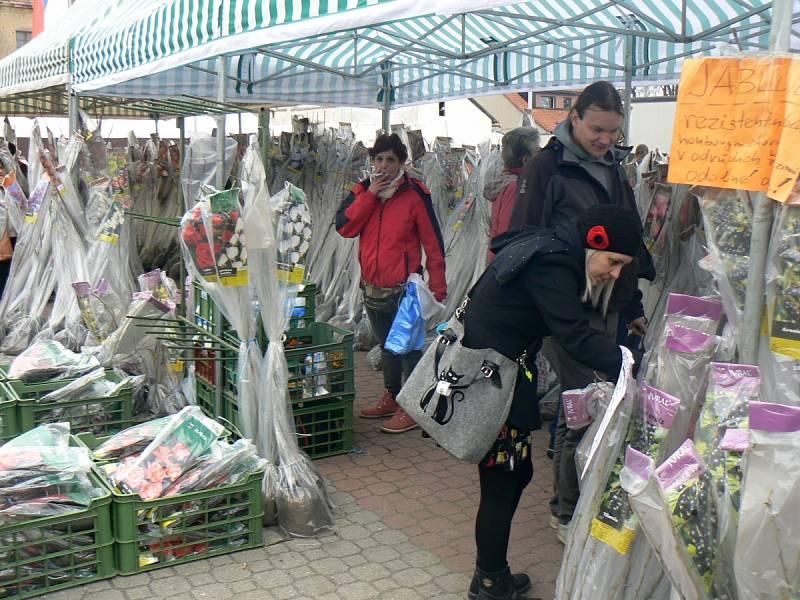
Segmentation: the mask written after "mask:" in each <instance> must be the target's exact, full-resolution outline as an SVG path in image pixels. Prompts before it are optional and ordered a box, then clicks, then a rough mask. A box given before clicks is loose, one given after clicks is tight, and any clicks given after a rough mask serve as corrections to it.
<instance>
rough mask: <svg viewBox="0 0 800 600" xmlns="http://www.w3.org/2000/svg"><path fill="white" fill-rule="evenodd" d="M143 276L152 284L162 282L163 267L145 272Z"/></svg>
mask: <svg viewBox="0 0 800 600" xmlns="http://www.w3.org/2000/svg"><path fill="white" fill-rule="evenodd" d="M142 277H144V279H145V281H147V283H149V284H150V285H156V284H158V283H161V269H154V270H152V271H150V272H149V273H145V274H144V275H143V276H142Z"/></svg>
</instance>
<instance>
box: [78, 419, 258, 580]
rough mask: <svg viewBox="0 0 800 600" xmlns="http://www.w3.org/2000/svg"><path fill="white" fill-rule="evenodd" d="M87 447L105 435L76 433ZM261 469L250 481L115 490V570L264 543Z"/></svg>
mask: <svg viewBox="0 0 800 600" xmlns="http://www.w3.org/2000/svg"><path fill="white" fill-rule="evenodd" d="M78 437H79V439H80V440H81V442H83V443H84V444H86V446H88V447H89V448H96V447H97V446H98V445H99V444H101V443H102V442H103V440H104V439H105V438H97V437H95V436H92V435H91V434H81V435H80V436H78ZM263 479H264V473H263V471H261V472H258V473H253V474H252V475H251V476H250V477H249V478H248V479H247V480H246V481H243V482H242V483H238V484H236V485H228V486H223V487H218V488H213V489H210V490H203V491H200V492H192V493H189V494H179V495H177V496H172V497H170V498H159V499H157V500H142V499H141V498H140V497H139V495H138V494H121V493H119V492H117V491H116V490H113V489H112V490H111V497H112V499H113V511H112V515H113V532H114V540H115V542H116V543H115V556H116V564H117V570H118V571H119V573H120V574H122V575H132V574H134V573H141V572H144V571H150V570H152V569H158V568H161V567H169V566H173V565H177V564H181V563H185V562H189V561H193V560H198V559H203V558H209V557H211V556H216V555H219V554H228V553H231V552H237V551H239V550H246V549H248V548H257V547H259V546H261V545H262V544H263V538H262V523H261V521H262V518H263V515H264V508H263V499H262V496H261V487H262V481H263Z"/></svg>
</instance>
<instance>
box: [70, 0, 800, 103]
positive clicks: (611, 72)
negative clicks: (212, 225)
mask: <svg viewBox="0 0 800 600" xmlns="http://www.w3.org/2000/svg"><path fill="white" fill-rule="evenodd" d="M135 4H136V6H135V8H134V7H131V8H129V9H128V11H127V12H126V11H122V13H123V14H121V15H120V14H116V15H115V16H114V19H110V20H106V21H105V22H103V23H100V24H99V25H95V26H93V27H91V28H88V29H85V30H83V31H81V32H79V33H78V34H77V36H76V37H75V39H74V40H73V71H74V83H75V86H76V89H78V90H79V91H81V92H82V93H90V94H93V95H94V94H114V95H118V96H129V97H153V96H165V97H173V98H180V97H187V98H215V97H216V96H217V67H218V65H217V62H216V60H215V57H217V56H225V57H226V60H227V85H226V94H225V96H226V98H227V99H228V100H230V101H234V102H254V103H259V102H276V103H278V102H279V103H318V104H338V105H351V106H371V107H380V106H383V90H384V87H385V83H386V80H385V77H386V72H385V71H384V70H383V69H384V68H385V67H386V66H387V65H388V68H389V71H388V77H389V80H390V84H391V90H392V91H391V96H390V98H391V101H392V105H393V106H400V105H408V104H415V103H421V102H428V101H434V100H441V99H447V98H457V97H465V96H471V95H479V94H490V93H502V92H507V91H514V90H528V89H531V88H535V89H539V90H541V89H548V88H570V87H582V86H584V85H586V84H588V83H590V82H592V81H596V80H598V79H606V80H610V81H613V82H617V83H619V84H620V85H622V84H623V82H624V79H625V43H624V39H625V36H626V35H633V36H635V37H634V38H633V39H634V42H633V57H634V59H633V65H634V77H633V81H634V84H635V85H644V84H648V83H653V84H655V83H662V82H673V81H677V80H678V78H679V76H680V67H681V63H682V61H683V60H684V59H685V58H686V57H690V56H696V55H702V54H713V53H715V52H717V48H718V47H719V46H720V45H728V46H734V47H737V48H739V49H741V50H744V51H759V50H766V49H767V47H768V35H769V26H770V13H771V4H772V3H771V2H768V1H765V0H748V1H747V2H744V1H742V0H682V1H681V0H673V1H666V0H636V1H635V2H634V1H633V0H608V1H605V2H589V1H588V0H552V1H550V2H542V1H535V2H534V1H529V2H509V1H508V0H495V1H492V0H482V1H476V0H461V1H460V2H457V1H454V0H226V1H223V0H139V1H137V2H135ZM795 18H798V16H797V15H796V17H795Z"/></svg>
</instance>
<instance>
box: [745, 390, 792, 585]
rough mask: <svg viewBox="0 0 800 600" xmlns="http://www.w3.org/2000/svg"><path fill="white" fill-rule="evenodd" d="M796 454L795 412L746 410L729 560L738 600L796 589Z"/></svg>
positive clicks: (759, 406) (757, 406)
mask: <svg viewBox="0 0 800 600" xmlns="http://www.w3.org/2000/svg"><path fill="white" fill-rule="evenodd" d="M799 448H800V408H797V407H793V406H787V405H782V404H766V403H759V402H752V403H751V404H750V446H749V448H748V449H747V451H746V453H745V459H744V480H743V485H742V498H741V500H742V504H741V512H740V515H739V531H738V536H737V539H736V553H735V556H734V567H735V572H736V584H737V586H738V588H739V597H740V598H742V599H746V598H758V599H759V600H784V599H787V598H794V597H796V596H797V590H798V589H800V532H798V520H797V515H798V513H799V512H800V463H798V461H797V453H798V449H799ZM776 469H779V473H778V472H777V471H776Z"/></svg>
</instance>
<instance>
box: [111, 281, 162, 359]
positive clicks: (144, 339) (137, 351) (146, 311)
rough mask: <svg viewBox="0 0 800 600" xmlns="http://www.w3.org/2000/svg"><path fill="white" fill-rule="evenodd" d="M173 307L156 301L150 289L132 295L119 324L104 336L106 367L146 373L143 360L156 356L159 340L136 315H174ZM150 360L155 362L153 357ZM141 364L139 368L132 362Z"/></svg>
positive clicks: (151, 316) (152, 316) (144, 317)
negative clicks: (119, 367)
mask: <svg viewBox="0 0 800 600" xmlns="http://www.w3.org/2000/svg"><path fill="white" fill-rule="evenodd" d="M172 310H173V309H172V307H171V306H170V305H169V304H165V303H164V302H161V301H159V300H157V299H156V298H155V297H154V296H153V294H152V293H151V292H138V293H136V294H134V295H133V299H132V300H131V303H130V305H129V306H128V309H127V311H126V315H127V316H126V318H125V319H124V320H123V322H122V324H121V325H120V327H119V328H118V329H117V330H116V331H114V332H113V333H112V334H111V335H110V336H108V338H106V339H105V341H104V342H103V345H102V349H101V351H100V354H99V356H100V361H101V362H102V363H103V364H104V365H106V366H112V365H114V366H116V365H124V368H125V370H126V371H128V372H137V373H138V372H145V371H144V369H143V367H142V366H141V365H142V363H144V362H146V358H143V357H148V356H152V355H154V353H155V352H156V348H157V346H158V344H159V341H158V340H157V339H156V336H154V335H153V334H151V333H148V329H147V328H146V327H143V326H142V325H141V323H140V322H137V318H142V319H159V318H164V317H167V316H169V315H171V314H172ZM151 362H154V361H153V360H151ZM136 364H139V365H140V366H139V367H135V366H133V365H136Z"/></svg>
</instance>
